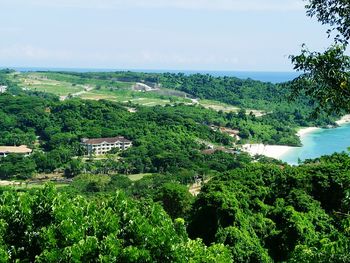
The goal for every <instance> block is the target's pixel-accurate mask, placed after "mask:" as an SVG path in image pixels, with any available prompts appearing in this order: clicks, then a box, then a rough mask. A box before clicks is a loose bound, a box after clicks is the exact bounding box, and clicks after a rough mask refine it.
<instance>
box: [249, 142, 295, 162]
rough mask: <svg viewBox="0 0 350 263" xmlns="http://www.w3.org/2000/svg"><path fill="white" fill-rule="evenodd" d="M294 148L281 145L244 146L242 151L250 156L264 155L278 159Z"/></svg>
mask: <svg viewBox="0 0 350 263" xmlns="http://www.w3.org/2000/svg"><path fill="white" fill-rule="evenodd" d="M294 148H295V147H291V146H283V145H264V144H245V145H243V146H242V151H244V152H247V153H249V154H250V155H251V156H255V155H265V156H267V157H271V158H275V159H280V158H281V157H282V156H283V155H285V154H287V153H288V152H289V151H290V150H292V149H294Z"/></svg>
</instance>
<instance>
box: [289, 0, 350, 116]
mask: <svg viewBox="0 0 350 263" xmlns="http://www.w3.org/2000/svg"><path fill="white" fill-rule="evenodd" d="M308 2H309V3H308V4H307V5H306V9H307V15H308V16H310V17H316V18H317V20H318V21H319V22H321V23H322V24H326V25H329V26H330V28H329V29H328V30H327V33H328V37H330V36H331V33H332V32H336V35H335V37H334V41H335V44H334V45H332V46H331V47H330V48H328V49H327V50H326V51H325V52H310V51H309V50H308V49H307V48H306V47H305V45H303V49H302V52H301V54H300V55H298V56H290V58H291V60H292V63H293V64H294V69H295V70H297V71H301V72H304V74H302V75H301V76H300V77H298V78H297V79H295V80H294V81H293V89H294V92H295V93H296V94H299V95H300V94H301V95H304V94H306V95H308V96H310V97H311V98H313V99H314V100H315V101H316V103H317V104H318V105H317V108H316V112H320V109H322V110H325V111H327V112H329V113H330V112H336V113H340V112H342V111H343V110H345V111H348V112H349V111H350V103H349V102H350V75H349V72H350V58H349V56H347V55H345V51H346V47H347V45H348V41H349V38H350V2H349V1H348V0H309V1H308Z"/></svg>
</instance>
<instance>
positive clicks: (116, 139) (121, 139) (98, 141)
mask: <svg viewBox="0 0 350 263" xmlns="http://www.w3.org/2000/svg"><path fill="white" fill-rule="evenodd" d="M104 142H106V143H116V142H124V143H131V141H129V140H128V139H125V138H124V137H123V136H118V137H111V138H98V139H83V143H85V144H101V143H104Z"/></svg>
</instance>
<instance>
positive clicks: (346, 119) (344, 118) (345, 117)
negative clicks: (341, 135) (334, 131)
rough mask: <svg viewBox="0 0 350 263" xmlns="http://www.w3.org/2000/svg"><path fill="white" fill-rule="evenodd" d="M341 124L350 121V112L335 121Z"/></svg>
mask: <svg viewBox="0 0 350 263" xmlns="http://www.w3.org/2000/svg"><path fill="white" fill-rule="evenodd" d="M335 123H336V124H338V125H339V126H341V125H344V124H348V123H350V114H347V115H344V116H343V117H342V118H341V119H340V120H337V121H336V122H335Z"/></svg>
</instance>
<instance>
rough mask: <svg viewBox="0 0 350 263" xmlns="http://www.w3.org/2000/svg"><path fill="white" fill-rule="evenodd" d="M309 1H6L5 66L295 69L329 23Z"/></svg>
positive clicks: (2, 20) (322, 44)
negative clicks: (294, 57) (315, 15)
mask: <svg viewBox="0 0 350 263" xmlns="http://www.w3.org/2000/svg"><path fill="white" fill-rule="evenodd" d="M304 4H305V2H304V1H302V0H0V36H1V38H0V66H2V67H4V66H5V67H49V68H94V69H97V68H102V69H149V70H152V69H153V70H154V69H159V70H213V71H220V70H225V71H292V65H291V63H290V60H289V59H288V56H289V55H291V54H298V53H299V52H300V49H301V45H302V44H303V43H306V44H307V46H308V47H309V48H310V50H318V51H322V50H324V49H325V48H326V47H327V46H329V44H330V40H328V39H327V35H326V27H324V26H322V25H320V24H319V23H317V22H316V21H315V19H311V18H309V17H307V16H306V15H305V9H304Z"/></svg>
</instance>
